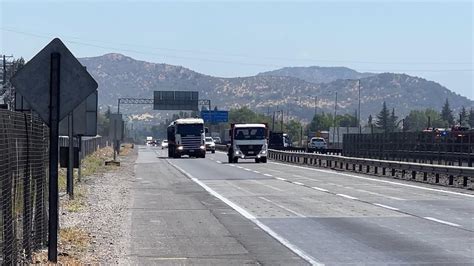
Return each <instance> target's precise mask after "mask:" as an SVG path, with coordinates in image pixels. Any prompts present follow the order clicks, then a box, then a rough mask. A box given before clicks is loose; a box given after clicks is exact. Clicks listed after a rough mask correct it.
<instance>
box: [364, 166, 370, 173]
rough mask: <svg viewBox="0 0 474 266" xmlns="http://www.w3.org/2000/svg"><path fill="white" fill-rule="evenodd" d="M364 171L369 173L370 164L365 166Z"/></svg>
mask: <svg viewBox="0 0 474 266" xmlns="http://www.w3.org/2000/svg"><path fill="white" fill-rule="evenodd" d="M365 172H366V173H369V172H370V165H367V166H366V169H365Z"/></svg>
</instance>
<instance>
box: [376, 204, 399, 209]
mask: <svg viewBox="0 0 474 266" xmlns="http://www.w3.org/2000/svg"><path fill="white" fill-rule="evenodd" d="M373 204H374V205H376V206H379V207H382V208H385V209H389V210H392V211H399V209H397V208H394V207H390V206H387V205H383V204H379V203H373Z"/></svg>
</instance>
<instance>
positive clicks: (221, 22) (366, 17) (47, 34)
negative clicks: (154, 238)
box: [0, 0, 474, 99]
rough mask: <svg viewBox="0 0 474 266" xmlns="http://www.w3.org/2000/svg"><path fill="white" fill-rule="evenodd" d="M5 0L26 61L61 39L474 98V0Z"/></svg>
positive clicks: (172, 60) (6, 40)
mask: <svg viewBox="0 0 474 266" xmlns="http://www.w3.org/2000/svg"><path fill="white" fill-rule="evenodd" d="M0 1H1V5H0V8H1V13H0V16H1V21H0V36H1V44H0V54H7V55H11V54H12V55H14V56H15V57H20V56H23V57H25V58H26V59H29V58H31V57H32V56H33V55H34V54H35V53H36V52H38V51H39V50H40V49H41V48H42V47H43V46H44V45H46V44H47V43H48V42H49V41H50V40H51V39H52V38H53V37H60V38H61V39H62V40H63V41H64V42H65V43H66V45H68V47H69V48H70V49H71V50H72V52H73V53H74V54H75V55H76V56H77V57H85V56H97V55H102V54H105V53H110V52H118V53H123V54H125V55H128V56H131V57H133V58H136V59H141V60H145V61H151V62H158V63H168V64H174V65H182V66H185V67H188V68H191V69H193V70H195V71H198V72H201V73H204V74H209V75H215V76H225V77H235V76H249V75H254V74H257V73H258V72H262V71H267V70H272V69H276V68H280V67H284V66H311V65H318V66H347V67H350V68H353V69H355V70H358V71H371V72H403V73H407V74H410V75H415V76H421V77H424V78H426V79H430V80H434V81H436V82H439V83H441V84H442V85H444V86H446V87H448V88H449V89H451V90H453V91H455V92H457V93H459V94H461V95H464V96H467V97H469V98H470V99H474V85H473V74H474V72H473V68H474V67H473V45H474V44H473V19H472V17H473V3H472V2H471V1H465V2H456V3H454V2H452V1H449V2H448V1H444V2H443V1H441V2H440V1H438V2H426V1H423V2H417V3H413V2H409V1H398V2H393V1H378V2H359V1H347V2H339V1H337V2H321V1H317V2H297V3H293V2H269V1H260V2H248V1H246V2H230V1H221V2H198V1H194V2H182V1H180V2H162V1H160V2H158V1H145V2H132V1H53V2H40V1H3V0H0Z"/></svg>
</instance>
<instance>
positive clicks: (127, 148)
mask: <svg viewBox="0 0 474 266" xmlns="http://www.w3.org/2000/svg"><path fill="white" fill-rule="evenodd" d="M134 147H135V145H134V144H130V143H124V144H122V146H121V147H120V156H127V155H128V154H130V152H132V150H133V149H134Z"/></svg>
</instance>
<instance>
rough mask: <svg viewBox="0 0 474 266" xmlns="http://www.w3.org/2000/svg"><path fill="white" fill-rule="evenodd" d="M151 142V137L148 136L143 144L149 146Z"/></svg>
mask: <svg viewBox="0 0 474 266" xmlns="http://www.w3.org/2000/svg"><path fill="white" fill-rule="evenodd" d="M152 141H153V137H150V136H148V137H146V141H145V144H146V145H151V142H152Z"/></svg>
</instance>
